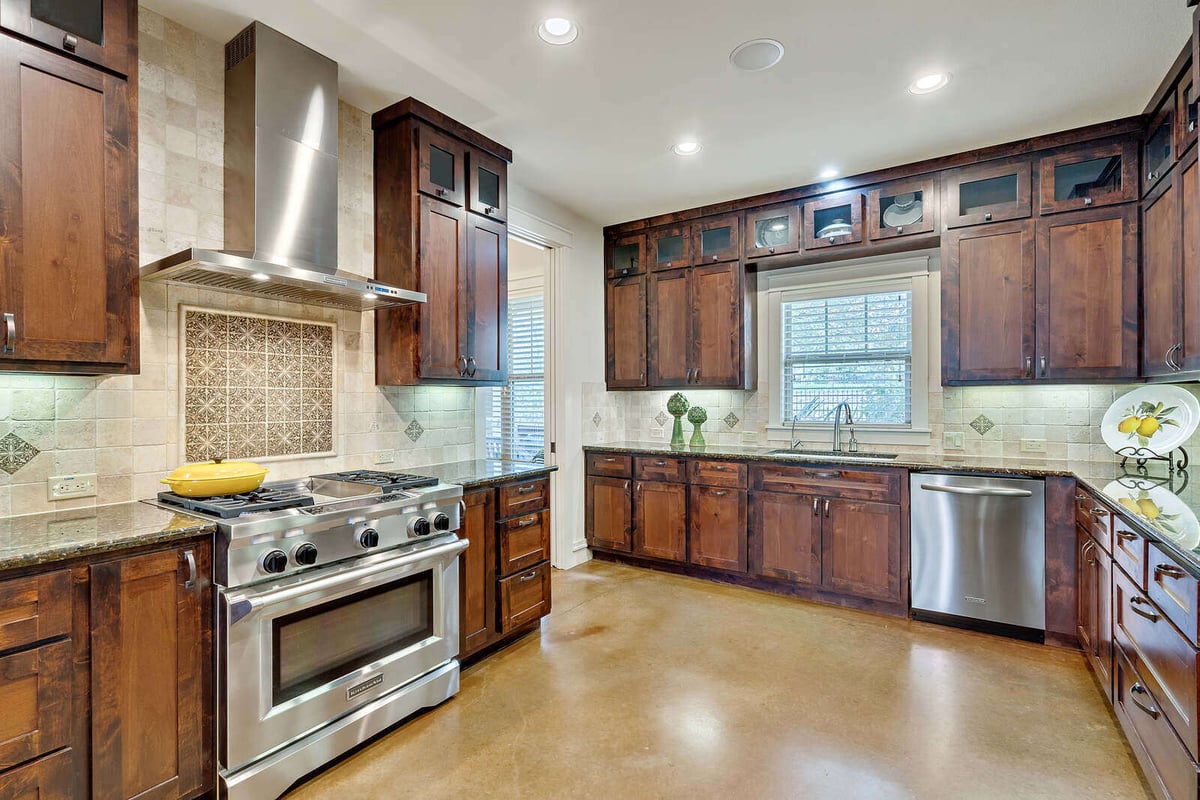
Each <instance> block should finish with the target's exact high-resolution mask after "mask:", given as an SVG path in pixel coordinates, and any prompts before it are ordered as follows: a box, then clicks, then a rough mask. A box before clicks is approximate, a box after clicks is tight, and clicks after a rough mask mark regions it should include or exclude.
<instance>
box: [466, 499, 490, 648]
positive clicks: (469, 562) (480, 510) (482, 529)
mask: <svg viewBox="0 0 1200 800" xmlns="http://www.w3.org/2000/svg"><path fill="white" fill-rule="evenodd" d="M463 509H464V511H463V517H462V520H461V522H460V523H459V531H458V535H459V536H460V537H461V538H463V539H466V540H467V541H469V542H470V545H469V546H468V547H467V549H466V550H465V551H464V552H463V554H462V555H461V556H459V557H458V605H459V608H458V617H459V655H460V656H461V657H463V658H465V657H467V656H469V655H471V654H472V653H475V652H477V651H478V650H481V649H483V648H484V647H487V646H488V645H489V644H491V643H492V642H493V641H494V640H495V638H496V636H497V634H498V633H499V631H498V629H497V625H496V620H497V617H496V592H495V591H493V590H492V587H494V586H495V585H496V558H495V557H494V555H493V554H494V553H495V551H496V500H495V492H494V491H492V490H491V489H479V490H476V491H471V492H464V493H463Z"/></svg>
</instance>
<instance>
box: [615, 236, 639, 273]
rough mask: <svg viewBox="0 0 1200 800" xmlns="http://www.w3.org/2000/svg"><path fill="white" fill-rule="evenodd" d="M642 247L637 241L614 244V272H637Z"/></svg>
mask: <svg viewBox="0 0 1200 800" xmlns="http://www.w3.org/2000/svg"><path fill="white" fill-rule="evenodd" d="M641 249H642V248H641V247H639V246H638V244H637V242H631V243H629V244H618V245H614V246H613V249H612V261H613V263H612V269H613V272H614V273H615V274H617V275H629V274H632V273H635V272H637V271H638V260H639V258H640V256H641Z"/></svg>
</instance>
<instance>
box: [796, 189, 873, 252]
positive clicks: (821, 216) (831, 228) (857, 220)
mask: <svg viewBox="0 0 1200 800" xmlns="http://www.w3.org/2000/svg"><path fill="white" fill-rule="evenodd" d="M862 240H863V194H862V192H859V191H853V192H838V193H837V194H831V195H826V196H824V197H818V198H817V199H816V200H809V201H807V202H806V203H805V204H804V249H805V250H814V249H817V248H821V247H836V246H838V245H842V244H855V243H857V242H861V241H862Z"/></svg>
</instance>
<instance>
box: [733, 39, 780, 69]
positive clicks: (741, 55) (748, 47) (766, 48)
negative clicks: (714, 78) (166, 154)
mask: <svg viewBox="0 0 1200 800" xmlns="http://www.w3.org/2000/svg"><path fill="white" fill-rule="evenodd" d="M782 59H783V45H782V44H780V43H779V42H777V41H775V40H774V39H751V40H750V41H748V42H742V43H741V44H739V45H738V46H737V47H735V48H733V52H732V53H730V54H729V61H730V62H731V63H732V64H733V65H734V66H735V67H737V68H738V69H741V70H745V71H746V72H761V71H762V70H764V69H770V68H771V67H773V66H775V65H776V64H778V63H779V62H780V60H782Z"/></svg>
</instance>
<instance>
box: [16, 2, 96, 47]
mask: <svg viewBox="0 0 1200 800" xmlns="http://www.w3.org/2000/svg"><path fill="white" fill-rule="evenodd" d="M29 15H30V16H31V17H33V18H34V19H37V20H41V21H42V22H45V23H46V24H47V25H53V26H54V27H56V28H58V29H60V30H63V31H66V32H67V33H73V34H75V35H76V36H78V37H79V38H81V39H87V40H88V41H89V42H95V43H96V44H104V0H30V3H29Z"/></svg>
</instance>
